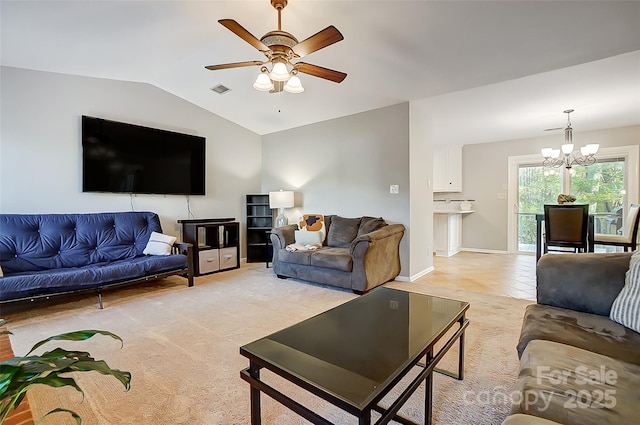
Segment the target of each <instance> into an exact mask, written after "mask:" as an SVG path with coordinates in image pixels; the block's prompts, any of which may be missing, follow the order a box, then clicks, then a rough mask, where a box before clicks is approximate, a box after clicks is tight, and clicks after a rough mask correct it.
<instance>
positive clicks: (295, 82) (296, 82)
mask: <svg viewBox="0 0 640 425" xmlns="http://www.w3.org/2000/svg"><path fill="white" fill-rule="evenodd" d="M284 90H285V91H286V92H289V93H302V92H303V91H304V87H302V82H301V81H300V78H298V76H297V75H294V76H292V77H291V78H289V81H287V84H285V85H284Z"/></svg>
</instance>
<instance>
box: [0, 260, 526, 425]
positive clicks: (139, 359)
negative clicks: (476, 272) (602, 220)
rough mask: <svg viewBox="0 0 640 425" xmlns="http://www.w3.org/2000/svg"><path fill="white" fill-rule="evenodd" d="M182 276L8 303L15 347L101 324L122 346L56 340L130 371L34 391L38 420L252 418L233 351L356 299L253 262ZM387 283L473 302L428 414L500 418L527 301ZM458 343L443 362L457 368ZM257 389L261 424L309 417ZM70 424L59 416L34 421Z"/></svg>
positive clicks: (414, 408)
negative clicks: (462, 364) (462, 343)
mask: <svg viewBox="0 0 640 425" xmlns="http://www.w3.org/2000/svg"><path fill="white" fill-rule="evenodd" d="M184 282H185V281H184V280H183V279H180V278H177V277H175V278H170V279H168V280H165V281H163V282H153V283H148V284H145V285H143V286H141V287H137V288H127V289H121V290H117V291H111V292H108V293H106V294H105V296H104V301H105V309H104V310H98V309H97V308H96V302H95V298H94V297H93V296H90V295H87V296H83V297H81V298H74V299H72V300H69V301H66V302H63V303H56V304H46V303H45V304H44V307H38V308H37V309H33V310H30V311H23V312H20V311H17V312H15V311H14V312H10V311H9V309H7V308H5V309H4V311H3V312H2V315H3V317H4V318H5V319H8V320H10V321H11V323H10V326H9V327H10V329H11V330H12V331H13V333H14V335H13V336H12V337H11V341H12V344H13V349H14V351H15V352H16V353H17V354H24V353H25V352H26V351H27V350H28V349H29V348H30V347H31V345H33V343H35V342H36V341H38V340H40V339H43V338H45V337H47V336H50V335H53V334H57V333H61V332H67V331H72V330H78V329H104V330H109V331H111V332H114V333H116V334H118V335H120V336H121V337H123V339H124V347H123V348H122V349H120V346H119V344H118V343H117V342H116V341H114V340H111V339H110V338H105V337H95V338H94V339H92V340H89V341H87V342H83V343H66V344H64V346H65V347H69V348H70V347H73V348H74V349H86V350H88V351H90V352H91V353H92V354H93V355H94V356H95V357H96V358H101V359H105V360H106V361H107V362H108V363H109V364H110V365H111V366H112V367H115V368H119V369H123V370H128V371H130V372H131V373H132V385H131V390H130V391H129V392H124V391H123V389H122V386H121V385H120V384H119V383H118V382H117V381H116V380H115V379H113V378H110V377H104V376H102V375H99V374H97V373H93V372H92V373H88V374H79V375H78V382H79V384H80V386H81V387H82V388H83V389H84V390H85V394H86V396H85V398H84V400H82V397H81V396H80V394H79V393H77V392H75V391H74V390H73V389H69V388H62V389H55V390H54V389H50V388H48V387H39V388H34V389H33V390H32V391H31V392H30V395H29V400H30V403H31V406H32V409H33V411H34V414H35V415H36V417H39V416H40V415H42V414H43V413H45V412H46V411H48V410H50V409H53V408H55V407H59V406H63V407H66V408H71V409H73V410H75V411H77V412H78V413H80V415H81V416H82V418H83V424H86V425H93V424H96V425H98V424H99V425H103V424H193V425H196V424H203V425H205V424H206V425H209V424H211V425H217V424H248V423H249V385H248V384H247V383H246V382H245V381H243V380H241V379H240V376H239V372H240V370H241V369H244V368H245V367H247V365H248V360H247V359H246V358H244V357H242V356H240V354H239V347H240V346H241V345H243V344H246V343H249V342H251V341H253V340H255V339H258V338H260V337H262V336H265V335H267V334H269V333H272V332H274V331H277V330H279V329H282V328H283V327H286V326H288V325H292V324H294V323H297V322H299V321H300V320H302V319H305V318H307V317H310V316H312V315H315V314H318V313H320V312H323V311H325V310H327V309H329V308H331V307H334V306H336V305H339V304H342V303H344V302H346V301H348V300H350V299H352V298H354V297H355V295H353V294H352V293H351V292H348V291H344V290H340V289H333V288H327V287H323V286H319V285H314V284H309V283H303V282H300V281H296V280H293V279H287V280H281V279H277V278H276V277H275V276H274V275H273V271H272V269H265V268H264V265H260V264H250V265H243V267H242V268H241V269H239V270H233V271H228V272H224V273H219V274H215V275H210V276H205V277H200V278H196V286H195V287H193V288H188V287H186V285H185V283H184ZM388 286H390V287H394V288H400V289H406V290H411V291H416V292H421V293H427V294H433V295H438V296H445V297H449V298H455V299H460V300H466V301H469V302H470V303H471V308H470V310H469V313H468V317H469V319H470V320H471V324H470V326H469V328H468V331H467V339H466V376H465V379H464V380H463V381H457V380H454V379H452V378H449V377H446V376H444V375H440V374H436V375H435V378H434V381H435V382H434V388H435V393H434V399H433V406H434V416H433V419H434V423H435V424H476V425H480V424H500V423H501V422H502V420H503V419H504V417H505V416H506V415H507V414H508V413H509V409H510V407H509V402H508V400H506V399H505V398H506V396H509V395H510V393H511V391H512V385H513V383H514V382H515V378H516V375H517V366H518V361H517V356H516V350H515V346H516V343H517V339H518V335H519V332H520V326H521V320H522V315H523V312H524V308H525V306H526V305H527V304H529V303H530V301H524V300H519V299H512V298H506V297H496V296H489V295H485V294H480V293H474V292H467V291H461V290H456V289H451V288H446V287H441V286H433V285H429V284H420V283H402V282H392V283H389V284H388ZM456 347H457V345H456V346H454V348H453V349H452V350H451V352H450V353H449V354H447V357H445V359H444V360H443V362H442V365H444V366H448V367H450V368H451V369H454V366H455V364H456V362H457V354H456V351H457V350H456ZM50 348H53V346H52V347H50ZM262 376H263V378H265V380H267V381H269V382H270V383H271V384H273V385H274V386H276V387H277V388H279V389H281V390H282V391H283V392H285V393H286V394H288V395H291V396H293V397H294V398H295V399H296V400H298V401H300V402H302V403H303V404H305V405H307V406H308V407H311V408H312V409H313V410H317V411H318V412H320V413H321V414H322V415H324V416H325V417H326V418H327V419H329V420H331V421H332V422H334V423H336V424H355V423H357V421H356V420H355V418H354V417H353V416H350V415H348V414H345V413H343V412H341V411H340V410H339V409H336V408H334V407H332V406H330V405H328V404H326V403H324V402H323V401H322V400H319V399H317V398H315V397H314V396H312V395H310V394H308V393H306V392H305V391H303V390H300V389H298V388H296V387H294V386H293V385H291V384H288V383H286V382H283V381H282V380H281V379H280V378H278V377H276V376H273V375H272V374H270V373H269V372H263V375H262ZM262 398H263V408H262V412H263V413H262V415H263V423H264V424H277V425H289V424H304V423H307V422H306V421H304V420H302V419H301V418H300V417H299V416H297V415H296V414H294V413H292V412H291V411H289V410H288V409H286V408H284V407H283V406H281V405H279V404H278V403H276V402H275V401H273V400H271V399H270V398H269V397H267V396H264V395H263V397H262ZM423 400H424V389H423V388H421V389H419V390H418V391H417V392H416V393H415V394H414V396H413V397H412V398H411V399H410V400H409V402H408V403H407V404H406V405H405V407H404V408H403V409H402V411H401V412H402V413H403V414H404V415H405V416H408V417H411V418H412V419H413V420H415V421H418V422H422V421H423V420H424V417H423V405H424V402H423ZM377 417H378V416H377V415H374V420H375V419H376V418H377ZM73 423H74V422H73V420H72V419H71V418H69V417H67V416H65V415H63V414H57V415H53V416H51V417H49V418H47V419H46V420H44V421H43V422H42V424H43V425H48V424H49V425H50V424H73Z"/></svg>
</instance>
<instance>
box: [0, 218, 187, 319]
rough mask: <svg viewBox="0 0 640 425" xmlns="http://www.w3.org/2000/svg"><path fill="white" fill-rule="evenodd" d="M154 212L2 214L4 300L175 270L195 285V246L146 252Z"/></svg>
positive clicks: (0, 288)
mask: <svg viewBox="0 0 640 425" xmlns="http://www.w3.org/2000/svg"><path fill="white" fill-rule="evenodd" d="M154 231H155V232H159V233H162V228H161V226H160V219H159V218H158V215H157V214H155V213H152V212H110V213H93V214H0V267H1V268H2V273H3V275H4V276H3V277H0V303H5V302H10V301H19V300H29V299H34V298H42V297H50V296H52V295H60V294H68V293H72V292H77V291H82V290H95V291H96V292H97V294H98V303H99V306H100V308H102V296H101V293H102V292H101V291H102V289H103V288H107V287H111V286H116V285H124V284H132V283H137V282H142V281H146V280H149V279H156V278H162V277H166V276H170V275H181V276H184V277H186V278H187V281H188V286H193V266H192V264H193V261H192V256H193V249H192V246H191V244H185V243H177V244H174V246H173V248H172V254H170V255H144V254H143V253H142V251H143V250H144V249H145V247H146V245H147V242H148V241H149V237H150V235H151V232H154Z"/></svg>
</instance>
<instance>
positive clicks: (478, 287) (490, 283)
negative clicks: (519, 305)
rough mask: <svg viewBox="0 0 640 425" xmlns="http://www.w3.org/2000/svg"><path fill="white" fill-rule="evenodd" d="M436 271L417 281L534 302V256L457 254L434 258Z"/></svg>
mask: <svg viewBox="0 0 640 425" xmlns="http://www.w3.org/2000/svg"><path fill="white" fill-rule="evenodd" d="M433 265H434V268H435V270H434V271H432V272H431V273H429V274H427V275H425V276H423V277H421V278H420V279H419V281H425V282H429V283H432V284H435V285H443V286H451V287H457V288H460V289H465V290H469V291H475V292H483V293H488V294H496V295H504V296H508V297H514V298H522V299H527V300H533V301H535V299H536V257H535V255H526V254H484V253H476V252H464V251H463V252H460V253H458V254H456V255H454V256H453V257H436V256H434V257H433Z"/></svg>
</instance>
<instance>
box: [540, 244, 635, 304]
mask: <svg viewBox="0 0 640 425" xmlns="http://www.w3.org/2000/svg"><path fill="white" fill-rule="evenodd" d="M631 255H632V253H630V252H621V253H606V254H604V253H602V254H593V253H587V254H546V255H543V256H542V258H540V260H539V261H538V265H537V273H536V276H537V300H538V304H545V305H550V306H553V307H560V308H568V309H571V310H576V311H583V312H585V313H594V314H599V315H602V316H608V315H609V313H610V311H611V305H612V304H613V300H614V299H615V298H616V297H617V296H618V294H619V293H620V290H621V289H622V287H623V286H624V282H625V275H626V273H627V270H628V269H629V259H630V258H631Z"/></svg>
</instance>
